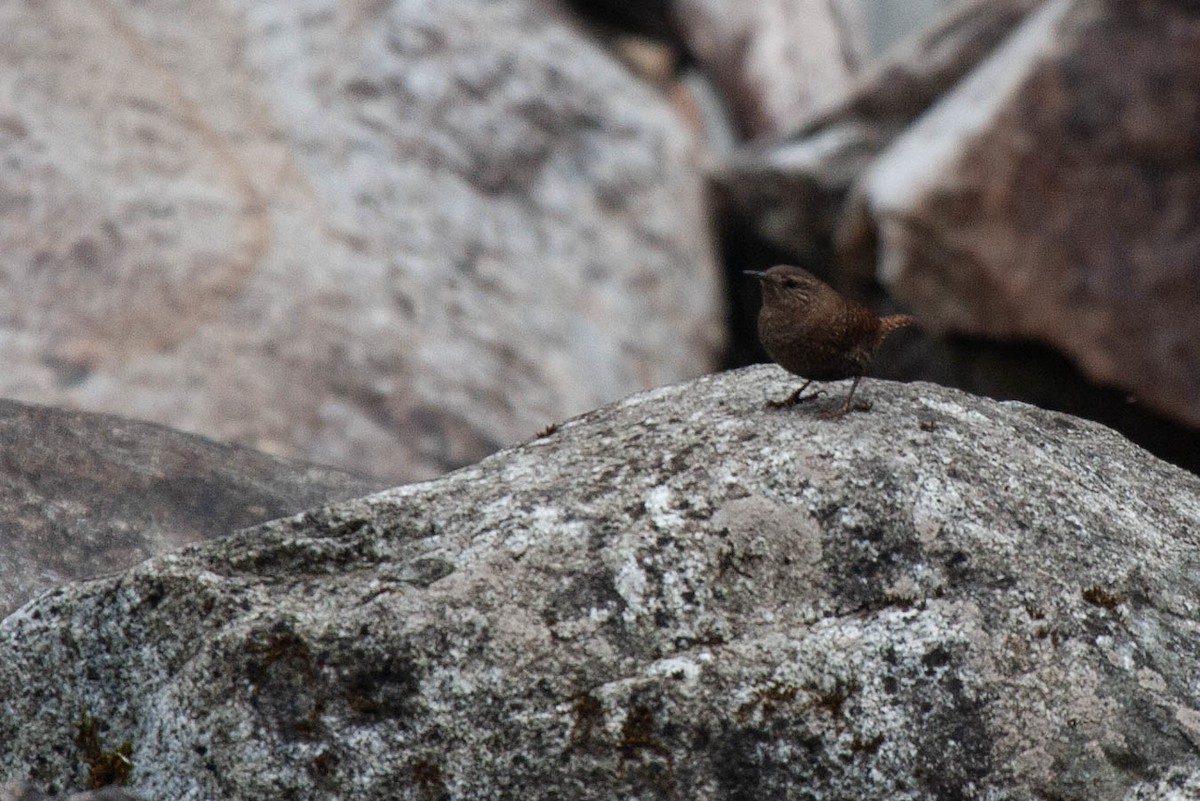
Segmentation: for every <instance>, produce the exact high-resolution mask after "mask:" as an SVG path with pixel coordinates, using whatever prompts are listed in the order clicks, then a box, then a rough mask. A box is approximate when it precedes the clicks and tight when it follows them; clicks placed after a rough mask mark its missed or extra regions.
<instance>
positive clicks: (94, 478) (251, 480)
mask: <svg viewBox="0 0 1200 801" xmlns="http://www.w3.org/2000/svg"><path fill="white" fill-rule="evenodd" d="M384 486H386V484H385V482H383V481H380V480H377V479H370V478H366V477H364V476H356V475H353V474H350V473H345V472H343V471H341V470H333V469H329V468H324V467H317V466H315V465H310V464H302V463H299V462H289V461H286V460H283V459H278V458H275V457H272V456H268V455H266V454H263V453H259V452H257V451H253V450H250V449H249V448H241V447H238V446H235V445H226V444H222V443H218V442H213V441H211V440H207V439H204V438H203V437H197V436H193V435H189V434H182V433H180V432H178V431H172V430H171V429H169V428H164V427H162V426H158V425H154V424H152V423H141V422H136V421H133V420H127V419H125V418H121V417H114V416H111V415H104V414H87V413H79V412H69V411H64V410H62V409H54V408H49V407H43V406H30V405H26V404H22V403H16V402H14V401H5V400H0V617H3V616H4V615H6V614H8V613H9V612H11V611H12V610H13V609H16V608H17V607H18V606H20V605H21V604H22V603H24V602H25V601H27V600H29V599H30V598H31V597H33V596H34V595H36V594H37V593H38V592H41V591H42V590H44V589H46V588H48V587H51V586H54V585H57V584H63V583H66V582H68V581H72V580H74V579H83V578H92V577H94V576H98V575H102V574H105V573H114V572H116V571H118V570H123V569H124V568H127V567H130V566H131V565H133V564H136V563H137V562H140V561H141V560H143V559H145V558H147V557H149V556H153V555H155V554H159V553H163V552H164V551H169V550H172V549H175V548H178V547H180V546H182V545H187V544H189V543H193V542H198V541H200V540H206V539H212V538H215V537H223V536H225V535H226V534H229V533H230V532H231V531H233V530H234V529H238V528H243V527H245V526H250V525H253V524H255V523H262V522H264V521H267V520H273V519H275V518H277V517H283V516H285V515H290V514H295V513H296V512H300V511H303V510H304V509H307V508H309V507H312V506H320V505H322V504H324V503H330V502H332V501H335V500H344V499H347V498H354V497H358V496H360V495H366V494H367V493H369V492H372V491H373V490H378V489H382V488H383V487H384Z"/></svg>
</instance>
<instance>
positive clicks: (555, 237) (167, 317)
mask: <svg viewBox="0 0 1200 801" xmlns="http://www.w3.org/2000/svg"><path fill="white" fill-rule="evenodd" d="M449 6H450V7H448V4H446V3H419V2H401V1H400V0H384V2H364V3H351V4H346V3H340V2H336V1H335V0H311V1H310V2H304V3H293V2H271V0H253V1H251V0H235V1H234V2H227V3H222V4H220V5H218V6H212V5H209V4H187V3H168V4H162V3H106V4H102V5H99V6H93V5H85V6H81V5H79V4H78V3H75V2H70V0H49V2H39V3H5V4H2V5H0V75H3V76H4V77H3V78H0V285H3V287H4V292H3V293H0V356H2V357H3V361H4V367H5V369H4V371H3V372H2V373H0V396H8V397H15V398H18V399H22V400H30V401H38V402H48V403H54V404H58V405H68V406H74V407H78V408H83V409H88V410H93V411H106V412H117V413H121V414H126V415H129V416H133V417H138V418H142V419H148V420H153V421H156V422H160V423H164V424H168V425H171V426H174V427H177V428H181V429H185V430H189V431H194V432H198V433H203V434H206V435H208V436H211V437H215V438H218V439H222V440H227V441H236V442H239V443H242V444H246V445H252V446H254V447H256V448H259V449H262V450H266V451H269V452H272V453H276V454H281V455H287V456H291V457H301V458H304V459H307V460H310V461H315V462H320V463H323V464H333V465H339V466H343V467H352V468H353V469H357V470H364V471H366V472H369V473H372V474H376V475H383V476H387V477H389V478H391V479H392V480H394V481H400V480H412V479H417V478H423V477H428V476H431V475H434V474H437V473H439V472H442V471H444V470H445V469H447V468H449V467H453V466H458V465H462V464H467V463H470V462H473V461H475V460H477V459H478V458H480V457H481V456H483V455H484V454H486V453H488V452H491V451H492V450H495V449H496V448H497V447H499V446H501V445H503V444H506V443H511V442H514V441H519V440H521V439H524V438H525V437H528V436H529V435H530V434H532V433H533V432H535V431H537V430H539V429H541V428H542V427H543V426H545V425H546V424H547V423H549V422H551V421H553V420H557V419H561V418H563V417H564V416H567V415H570V414H574V413H578V412H581V411H583V410H585V409H589V408H593V407H594V406H596V405H598V404H599V403H601V402H603V401H607V400H611V399H613V398H617V397H620V396H624V395H626V394H628V393H630V392H633V391H635V390H638V389H642V388H646V387H650V386H654V385H658V384H661V383H663V382H666V381H671V380H678V379H679V378H682V377H686V376H691V375H696V374H698V373H701V372H704V371H705V370H707V369H710V368H711V367H712V366H713V365H714V363H715V361H716V359H717V358H718V354H719V351H720V348H721V343H722V332H721V324H722V315H723V309H722V303H721V297H720V294H721V293H720V289H719V284H718V278H717V271H716V268H715V265H714V261H713V257H712V252H711V246H710V237H709V236H707V235H706V233H705V225H706V214H705V210H704V204H703V186H702V181H701V178H700V176H699V174H698V171H697V170H696V169H695V167H694V164H693V145H692V143H691V141H690V139H689V136H688V134H687V132H686V130H685V128H684V126H683V125H682V124H681V123H680V122H679V121H678V120H677V119H676V118H675V117H674V116H673V114H672V112H671V111H670V109H669V108H668V106H667V104H666V103H665V102H664V101H663V100H662V98H661V97H659V96H658V95H657V94H656V93H655V92H653V91H652V90H651V89H649V88H648V87H646V86H644V85H643V84H642V83H640V82H639V81H638V80H637V79H635V78H634V77H633V76H631V75H630V74H629V73H628V72H627V71H626V70H625V69H623V68H622V67H621V66H620V65H619V64H618V63H617V62H616V61H615V60H614V59H613V58H612V57H611V56H610V55H609V54H608V53H607V52H606V51H605V50H604V49H603V48H601V47H600V46H599V45H597V44H595V43H594V42H593V41H592V40H591V39H590V38H589V37H588V35H587V34H586V32H584V31H583V30H581V29H580V27H579V26H578V25H577V23H576V22H575V20H574V18H573V17H572V16H571V15H570V14H569V13H567V12H565V11H564V10H562V9H560V8H559V7H558V6H557V5H556V4H554V3H544V2H538V0H456V2H454V3H453V4H449Z"/></svg>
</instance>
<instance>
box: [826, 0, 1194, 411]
mask: <svg viewBox="0 0 1200 801" xmlns="http://www.w3.org/2000/svg"><path fill="white" fill-rule="evenodd" d="M1198 98H1200V7H1197V6H1196V4H1194V3H1178V2H1167V1H1166V0H1139V2H1119V1H1118V0H1053V1H1052V2H1049V3H1047V4H1045V5H1044V6H1043V7H1042V8H1041V9H1040V10H1039V11H1038V12H1036V13H1035V14H1032V15H1030V16H1029V17H1028V18H1027V19H1026V21H1025V22H1024V23H1023V25H1022V27H1021V28H1020V29H1019V30H1018V31H1017V32H1016V33H1015V34H1014V35H1013V36H1012V37H1010V38H1009V39H1008V40H1007V41H1006V43H1005V44H1004V46H1003V47H1001V48H999V49H998V50H997V51H996V52H995V53H994V54H993V55H992V56H991V57H990V58H989V59H988V60H987V61H986V62H984V63H983V64H981V65H980V66H979V67H978V68H977V69H976V70H975V71H974V72H973V73H972V74H971V75H970V76H969V77H968V78H967V79H966V80H964V81H962V82H961V83H960V84H959V85H958V86H957V87H956V88H955V90H954V91H953V92H952V93H950V94H949V95H947V96H946V97H944V98H943V99H942V101H941V102H940V103H939V104H938V105H937V106H936V107H935V108H934V109H933V110H932V111H931V112H930V113H929V114H927V115H925V116H924V117H923V118H922V119H921V120H920V121H919V122H917V123H916V124H915V125H914V126H912V127H911V128H910V129H909V130H908V131H906V132H905V134H904V136H903V137H901V138H900V139H898V140H896V141H895V142H894V143H893V144H892V145H891V146H890V147H889V149H888V150H887V151H886V152H885V153H884V154H883V155H882V156H881V157H880V158H879V160H878V161H877V162H876V163H875V164H874V165H873V166H872V168H871V170H870V172H869V173H868V174H867V175H866V176H865V177H864V179H863V183H862V191H861V194H860V196H859V198H858V200H856V201H855V212H854V215H853V217H852V219H851V221H850V222H849V223H848V230H849V234H848V236H847V238H846V240H845V252H846V255H847V260H848V261H851V262H853V261H857V262H858V263H859V265H860V268H861V270H862V271H863V272H870V273H872V274H873V273H875V272H876V269H878V271H879V273H880V275H881V277H882V279H883V281H884V283H885V284H887V285H888V286H889V288H890V289H891V290H892V291H893V292H894V293H895V294H896V295H897V296H898V297H899V298H901V299H902V300H903V301H906V302H907V303H909V304H911V305H912V306H913V307H915V309H916V310H917V311H918V313H919V315H920V317H921V319H922V320H923V322H925V324H926V325H928V326H929V327H931V328H934V329H937V330H941V331H950V332H960V333H966V334H972V335H976V336H984V337H988V338H991V339H994V340H1028V341H1035V342H1039V343H1044V344H1047V345H1049V346H1051V347H1053V348H1055V349H1056V350H1058V351H1060V352H1062V353H1064V354H1066V355H1067V356H1069V357H1070V358H1071V359H1072V360H1073V361H1074V362H1075V363H1076V364H1078V365H1079V367H1080V368H1081V369H1082V371H1083V372H1084V373H1086V374H1087V375H1088V376H1089V377H1090V378H1091V379H1092V380H1093V381H1095V382H1097V383H1099V384H1104V385H1109V386H1114V387H1118V388H1120V389H1122V390H1125V391H1126V392H1128V393H1130V394H1132V395H1135V396H1136V397H1137V398H1138V399H1139V400H1140V401H1142V402H1143V404H1145V405H1146V406H1147V407H1149V408H1151V409H1154V410H1157V411H1159V412H1162V413H1165V414H1167V415H1170V416H1171V417H1173V418H1174V419H1175V420H1176V421H1179V422H1182V423H1185V424H1188V425H1192V426H1197V425H1200V223H1198V222H1197V217H1196V215H1195V213H1194V212H1195V209H1196V208H1197V206H1200V99H1198Z"/></svg>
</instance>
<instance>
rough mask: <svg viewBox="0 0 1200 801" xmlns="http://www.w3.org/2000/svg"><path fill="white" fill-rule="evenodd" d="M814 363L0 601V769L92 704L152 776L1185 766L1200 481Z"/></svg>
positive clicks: (689, 787) (1142, 457)
mask: <svg viewBox="0 0 1200 801" xmlns="http://www.w3.org/2000/svg"><path fill="white" fill-rule="evenodd" d="M794 386H795V382H794V379H793V378H792V377H790V376H788V375H786V374H785V373H783V372H782V371H781V370H779V369H777V368H773V367H759V368H751V369H747V370H742V371H738V372H733V373H726V374H722V375H715V376H710V377H706V378H703V379H700V380H698V381H695V382H692V383H688V384H682V385H679V386H674V387H666V388H662V389H657V390H654V391H652V392H648V393H644V394H641V395H637V396H634V397H632V398H629V399H627V400H625V401H622V402H620V403H617V404H615V405H612V406H609V407H606V408H603V409H600V410H598V411H595V412H592V413H590V414H588V415H585V416H584V417H581V418H579V419H576V420H573V421H570V422H568V423H566V424H564V425H562V426H561V427H559V428H558V430H557V431H555V432H551V433H548V434H547V435H546V436H544V437H541V438H539V439H537V440H534V441H532V442H530V443H529V444H527V445H524V446H522V447H519V448H516V449H513V450H509V451H506V452H504V453H501V454H498V455H496V456H494V457H491V458H489V459H486V460H484V461H483V462H481V463H479V464H478V465H475V466H473V467H470V468H467V469H464V470H461V471H458V472H456V473H453V474H451V475H449V476H446V477H445V478H442V479H439V480H436V481H433V482H429V483H424V484H417V485H411V486H406V487H401V488H398V489H393V490H389V491H387V492H384V493H380V494H378V495H374V496H371V497H369V498H364V499H359V500H355V501H350V502H346V503H342V504H338V505H335V506H332V507H329V508H327V509H325V510H323V511H317V512H311V513H306V514H304V515H299V516H296V517H293V518H288V519H286V520H281V521H276V522H273V523H269V524H266V525H264V526H261V527H259V528H257V529H252V530H249V531H245V532H242V533H238V534H235V535H233V536H231V537H228V538H225V539H221V540H217V541H214V542H211V543H205V544H203V545H200V546H195V547H193V548H190V549H188V550H186V551H183V552H178V553H173V554H169V555H165V556H160V557H157V558H155V559H152V560H149V561H147V562H144V563H142V564H140V565H138V566H136V567H134V568H132V569H131V570H129V571H127V572H125V573H124V574H122V575H120V576H116V577H111V578H107V579H103V580H99V581H94V582H88V583H86V584H76V585H71V586H68V587H64V588H61V589H58V590H55V591H53V592H51V593H48V594H46V595H43V596H42V597H41V598H39V599H37V600H36V601H35V602H33V603H31V604H28V605H26V606H25V607H23V608H22V609H21V610H19V611H18V612H17V613H15V614H13V615H10V616H9V617H8V618H7V619H6V620H4V621H3V622H2V623H0V742H4V743H6V745H7V747H6V748H5V749H4V751H5V753H4V754H3V755H0V775H2V776H6V777H7V778H8V779H10V780H28V781H31V782H36V783H39V784H40V785H43V786H48V788H47V789H53V790H59V791H62V790H64V789H66V788H71V787H76V786H78V785H79V784H80V782H81V776H82V773H83V771H84V769H85V766H84V765H82V764H81V760H80V758H79V755H78V753H77V752H76V749H73V748H72V746H71V743H70V739H69V738H70V734H69V731H70V728H71V725H72V723H71V722H72V721H77V720H79V717H80V715H81V710H84V709H86V710H87V714H88V715H90V716H92V717H93V719H95V720H97V721H103V726H100V725H98V724H97V726H96V729H97V731H100V732H101V735H100V736H99V739H100V741H101V743H102V745H103V747H104V748H114V747H116V745H117V744H122V743H124V742H125V741H128V742H129V743H130V758H131V760H132V762H133V770H132V778H133V782H132V784H131V785H130V789H131V790H132V791H134V792H135V793H137V794H139V795H143V796H144V797H146V798H206V799H214V800H217V799H234V798H238V799H240V798H268V797H270V798H281V797H288V798H296V799H306V798H314V799H315V798H323V799H339V798H354V799H356V800H362V799H383V798H395V797H411V798H435V797H452V798H472V799H491V798H496V799H499V798H531V797H537V798H571V799H583V800H585V801H586V799H610V798H659V797H663V798H666V797H671V798H729V799H735V798H788V797H800V796H801V795H807V796H811V797H813V798H913V799H923V798H947V799H948V798H965V799H972V798H974V799H983V798H991V799H1002V798H1004V799H1023V798H1039V797H1040V798H1087V799H1095V800H1096V801H1105V800H1106V799H1120V798H1123V797H1125V794H1126V793H1127V792H1139V793H1140V792H1147V793H1148V792H1154V791H1156V790H1155V788H1156V787H1157V782H1159V781H1166V778H1167V776H1168V775H1170V776H1172V777H1174V778H1173V779H1172V780H1171V781H1172V782H1176V783H1178V782H1181V781H1183V780H1184V779H1186V777H1187V776H1188V775H1194V774H1195V773H1196V772H1197V770H1198V769H1200V756H1198V755H1197V745H1198V744H1200V697H1198V695H1200V693H1198V690H1197V687H1196V684H1195V681H1194V679H1195V675H1194V674H1195V666H1196V665H1197V664H1198V663H1200V600H1198V599H1197V596H1196V592H1195V587H1196V576H1197V575H1200V479H1198V478H1197V477H1195V476H1192V475H1190V474H1187V473H1185V472H1183V471H1181V470H1178V469H1177V468H1173V467H1171V466H1169V465H1167V464H1165V463H1162V462H1159V461H1158V460H1156V459H1154V458H1153V457H1150V456H1148V455H1147V454H1146V453H1145V452H1144V451H1141V450H1140V449H1138V448H1136V447H1134V446H1132V445H1130V444H1129V443H1128V442H1127V441H1126V440H1124V439H1122V438H1121V437H1119V436H1117V435H1116V434H1114V433H1113V432H1111V431H1109V430H1107V429H1105V428H1103V427H1101V426H1098V425H1095V424H1092V423H1088V422H1084V421H1082V420H1077V419H1073V418H1069V417H1066V416H1063V415H1059V414H1054V413H1048V412H1044V411H1041V410H1038V409H1036V408H1032V407H1028V406H1024V405H1021V404H1014V403H1008V404H1003V403H996V402H993V401H988V400H983V399H980V398H976V397H972V396H969V395H966V394H963V393H960V392H956V391H953V390H947V389H942V388H938V387H936V386H933V385H927V384H912V385H897V384H889V383H885V382H881V381H876V380H868V381H867V382H865V383H864V384H863V386H862V387H861V388H860V391H861V392H862V394H863V397H864V398H865V399H869V400H871V401H873V402H874V408H873V409H872V410H871V411H870V412H867V413H855V414H852V415H850V416H849V417H847V418H845V419H843V420H841V421H838V422H830V421H825V420H820V419H819V418H818V417H817V415H816V412H817V411H818V409H816V408H812V407H800V408H796V409H792V410H788V411H785V412H766V411H763V409H762V404H763V401H764V400H765V399H766V398H770V397H779V396H781V395H783V394H784V393H786V392H787V391H789V390H790V389H791V388H793V387H794ZM846 388H847V386H846V385H845V384H842V385H841V386H838V387H830V389H831V391H832V392H833V393H834V395H835V398H836V393H837V392H838V391H845V389H846ZM824 402H826V401H822V402H819V403H818V404H816V405H817V406H818V407H819V406H820V404H821V403H824ZM1163 787H1164V788H1166V787H1167V785H1163ZM1163 792H1164V793H1165V792H1167V790H1166V789H1164V790H1163ZM1150 797H1155V796H1150ZM1162 797H1166V796H1162Z"/></svg>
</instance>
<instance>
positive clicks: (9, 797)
mask: <svg viewBox="0 0 1200 801" xmlns="http://www.w3.org/2000/svg"><path fill="white" fill-rule="evenodd" d="M55 798H61V796H48V795H46V794H45V793H41V792H39V791H38V790H37V789H36V788H33V787H28V786H26V785H24V784H22V783H21V782H12V783H10V784H3V785H0V801H54V799H55ZM66 801H138V799H137V798H136V797H135V796H132V795H130V794H129V793H127V792H125V791H124V790H122V789H120V788H119V787H105V788H103V789H101V790H94V791H91V790H89V791H85V792H82V793H72V794H71V795H70V796H69V797H67V799H66Z"/></svg>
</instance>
